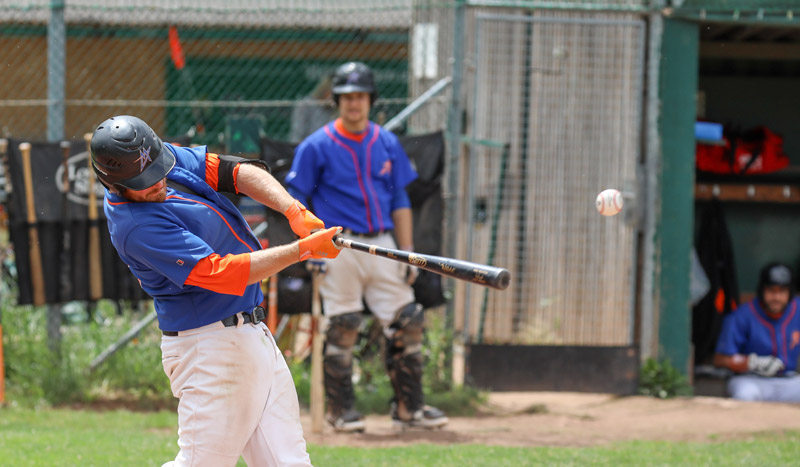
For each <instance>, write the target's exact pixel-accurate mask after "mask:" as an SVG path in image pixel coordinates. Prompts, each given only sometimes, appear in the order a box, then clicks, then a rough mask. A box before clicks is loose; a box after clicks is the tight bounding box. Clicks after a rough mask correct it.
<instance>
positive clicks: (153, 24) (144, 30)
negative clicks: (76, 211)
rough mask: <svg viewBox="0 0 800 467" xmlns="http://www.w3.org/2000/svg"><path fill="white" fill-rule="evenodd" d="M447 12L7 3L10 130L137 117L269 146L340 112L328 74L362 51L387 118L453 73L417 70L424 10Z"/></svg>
mask: <svg viewBox="0 0 800 467" xmlns="http://www.w3.org/2000/svg"><path fill="white" fill-rule="evenodd" d="M441 9H442V10H445V11H446V10H447V9H448V7H447V6H443V7H441ZM434 10H436V8H435V7H429V6H426V5H424V4H423V5H420V6H417V7H414V6H413V5H412V1H411V0H377V1H376V0H370V1H367V0H346V1H342V2H330V1H324V0H305V1H302V0H297V1H293V2H283V1H278V0H271V1H264V2H254V1H245V0H231V1H227V2H221V1H219V0H206V1H196V2H178V1H142V0H138V1H125V2H122V1H117V0H70V1H68V2H64V1H61V2H59V1H55V2H53V1H50V0H47V1H44V0H38V1H21V0H0V46H2V50H3V52H2V63H3V65H4V66H3V78H2V82H3V86H0V134H2V135H3V136H6V137H14V138H28V139H45V138H47V139H50V140H54V139H60V138H70V137H78V136H80V135H82V134H83V133H85V132H88V131H91V130H92V129H93V128H94V126H95V125H96V124H98V123H99V122H101V121H102V120H104V119H105V118H107V117H108V116H110V115H114V114H121V113H129V114H135V115H137V116H140V117H142V118H143V119H145V120H146V121H147V122H148V123H150V124H151V125H152V126H153V127H154V129H156V131H158V132H159V133H160V134H162V135H164V136H165V137H166V138H167V139H172V140H178V141H181V142H184V143H191V144H208V145H211V146H212V147H213V148H215V149H218V150H220V151H226V152H243V153H251V152H257V150H258V145H257V141H258V138H259V137H261V136H266V137H269V138H273V139H279V140H291V141H298V140H299V139H300V138H301V137H303V136H305V135H306V134H307V133H308V132H310V131H311V130H313V129H316V128H318V127H319V126H320V125H321V124H319V122H320V121H321V120H320V119H323V118H327V117H329V116H330V115H332V114H333V112H334V110H335V109H334V107H333V105H332V102H331V99H330V98H329V97H328V95H327V93H326V92H327V84H326V78H327V77H329V76H330V74H331V73H332V72H333V70H334V69H335V67H336V66H338V65H339V64H342V63H344V62H346V61H350V60H358V61H362V62H365V63H366V64H368V65H369V66H371V67H372V68H373V70H374V72H375V77H376V82H377V85H378V88H379V89H378V91H379V97H380V98H379V100H378V101H377V102H376V104H375V106H374V108H373V110H372V114H371V118H372V119H373V120H375V121H377V122H379V123H381V122H383V121H386V120H388V119H389V118H391V117H392V116H393V115H395V114H396V113H397V112H399V111H400V110H401V109H402V108H403V107H405V106H406V105H407V104H408V102H409V96H410V95H418V94H419V93H421V92H422V91H424V90H425V88H426V86H428V85H429V84H430V83H432V82H434V81H435V80H436V79H438V78H441V77H443V76H445V75H447V73H448V71H449V70H447V69H445V68H443V67H441V66H440V67H438V69H437V67H435V66H433V67H430V66H429V67H428V68H427V70H428V71H425V70H422V72H421V73H419V72H417V73H416V74H414V73H410V72H411V69H410V64H411V62H412V61H413V60H412V59H413V57H412V56H411V51H412V50H413V49H414V45H413V44H412V43H411V41H410V37H411V36H412V35H413V29H414V28H413V27H412V21H414V20H413V17H414V16H415V15H417V16H420V17H421V18H423V19H424V17H425V15H426V14H428V15H429V14H430V12H431V11H434ZM426 37H427V36H426ZM433 39H434V42H431V40H423V41H421V42H419V44H421V45H423V46H425V45H426V44H430V43H436V46H435V47H436V48H435V49H434V50H433V52H432V53H428V54H427V55H426V56H427V57H430V56H433V57H434V58H433V63H434V64H435V63H436V60H437V58H436V55H437V54H436V51H438V50H441V48H442V47H447V45H446V44H447V41H446V39H447V38H445V37H441V38H439V37H433ZM437 40H438V42H436V41H437ZM428 47H429V48H430V47H431V46H430V45H428ZM428 60H429V61H430V58H429V59H428ZM438 60H439V61H441V60H446V57H444V58H440V59H438ZM420 63H422V64H424V63H425V62H424V61H423V62H420ZM418 66H421V65H418ZM431 70H432V71H431ZM48 77H49V78H48ZM412 89H413V91H412ZM437 102H438V106H439V110H438V111H437V112H438V114H439V115H437V116H431V117H429V118H427V119H425V120H420V118H419V117H417V119H416V120H415V121H414V124H415V125H417V126H418V127H419V131H420V132H424V131H433V130H436V129H439V128H441V127H442V124H441V122H442V121H443V119H442V118H441V114H444V113H445V110H444V105H445V103H444V100H441V99H440V100H439V101H437ZM59 106H60V107H59ZM304 106H305V107H314V108H315V110H314V111H306V112H303V110H304V109H302V108H301V109H300V110H299V111H298V108H299V107H304ZM305 110H308V109H305ZM426 112H428V113H431V109H430V107H429V108H427V109H426ZM309 115H311V116H309ZM315 117H316V118H315ZM314 125H316V126H314ZM406 130H407V128H401V129H400V131H406Z"/></svg>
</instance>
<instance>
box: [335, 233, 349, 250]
mask: <svg viewBox="0 0 800 467" xmlns="http://www.w3.org/2000/svg"><path fill="white" fill-rule="evenodd" d="M332 240H333V244H334V245H336V246H338V247H339V248H344V247H346V246H347V240H345V238H344V237H342V236H341V235H334V236H333V238H332Z"/></svg>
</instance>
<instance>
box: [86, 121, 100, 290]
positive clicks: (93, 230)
mask: <svg viewBox="0 0 800 467" xmlns="http://www.w3.org/2000/svg"><path fill="white" fill-rule="evenodd" d="M83 139H84V140H85V141H86V152H87V153H88V157H87V160H88V165H89V174H88V177H89V188H88V190H89V193H88V198H89V299H90V300H99V299H100V298H102V297H103V273H102V271H103V270H102V266H101V263H100V261H101V258H100V228H99V226H98V225H97V194H96V193H95V191H94V184H95V176H96V175H95V173H94V168H92V145H91V143H92V134H91V133H86V134H84V135H83Z"/></svg>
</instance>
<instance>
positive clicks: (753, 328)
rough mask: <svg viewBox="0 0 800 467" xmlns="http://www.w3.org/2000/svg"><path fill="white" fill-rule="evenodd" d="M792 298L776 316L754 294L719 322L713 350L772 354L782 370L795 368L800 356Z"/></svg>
mask: <svg viewBox="0 0 800 467" xmlns="http://www.w3.org/2000/svg"><path fill="white" fill-rule="evenodd" d="M798 303H800V300H798V298H796V297H795V298H793V299H792V300H791V301H790V302H789V304H788V305H787V306H786V309H785V310H784V312H783V314H782V315H781V317H780V318H778V319H773V318H770V317H769V316H767V314H766V313H765V312H764V310H763V309H762V308H761V304H760V303H759V302H758V299H757V298H754V299H753V300H751V301H749V302H747V303H744V304H742V305H741V306H740V307H739V308H737V309H736V310H734V311H733V312H731V313H729V314H728V316H726V317H725V319H724V321H723V322H722V331H721V332H720V335H719V339H718V340H717V353H719V354H723V355H734V354H744V355H749V354H751V353H755V354H758V355H772V356H774V357H778V358H780V359H781V360H782V361H783V364H784V366H785V367H786V371H796V370H797V358H798V357H800V312H798V309H797V308H798Z"/></svg>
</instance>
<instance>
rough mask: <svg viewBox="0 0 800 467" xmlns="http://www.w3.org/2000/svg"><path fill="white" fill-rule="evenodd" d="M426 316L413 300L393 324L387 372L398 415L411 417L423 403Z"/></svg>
mask: <svg viewBox="0 0 800 467" xmlns="http://www.w3.org/2000/svg"><path fill="white" fill-rule="evenodd" d="M424 324H425V315H424V312H423V310H422V307H421V306H420V305H417V304H416V303H409V304H407V305H405V306H404V307H403V308H401V309H400V312H399V313H398V314H397V317H396V318H395V320H394V322H393V323H392V324H391V325H389V333H390V334H391V337H388V338H387V342H386V371H387V372H388V373H389V379H390V380H391V381H392V387H393V388H394V394H395V398H396V401H397V414H398V415H399V417H400V418H402V419H408V418H410V417H411V414H413V413H414V412H416V411H418V410H420V409H421V408H422V407H423V405H424V401H423V395H422V363H423V361H422V360H423V357H422V337H423V330H424Z"/></svg>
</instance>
